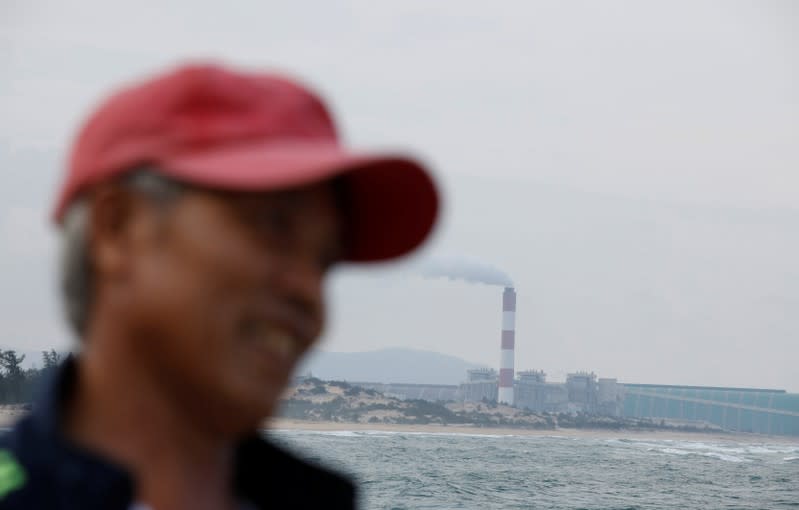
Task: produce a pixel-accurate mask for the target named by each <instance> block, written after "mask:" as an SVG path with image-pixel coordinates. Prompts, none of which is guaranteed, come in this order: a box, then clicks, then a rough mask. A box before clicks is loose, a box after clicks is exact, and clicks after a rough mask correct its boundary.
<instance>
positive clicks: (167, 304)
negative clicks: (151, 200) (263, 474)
mask: <svg viewBox="0 0 799 510" xmlns="http://www.w3.org/2000/svg"><path fill="white" fill-rule="evenodd" d="M153 208H155V206H153ZM152 217H153V218H155V219H153V220H152V222H157V223H158V227H157V234H156V235H152V236H142V238H143V240H142V241H141V242H137V243H135V245H134V248H133V250H134V251H135V254H132V255H131V258H132V260H133V261H132V263H131V268H132V269H131V272H130V274H131V276H130V278H129V282H128V283H127V285H128V286H129V289H128V290H129V292H128V293H127V294H128V298H127V299H126V302H127V305H126V306H127V308H128V310H127V312H125V316H126V321H125V322H126V324H128V327H129V328H134V329H135V330H136V331H135V336H134V338H135V341H136V342H139V343H140V344H139V345H137V346H136V349H138V351H137V352H138V353H139V354H140V355H141V359H143V360H145V362H146V364H147V365H148V366H146V367H144V369H145V370H148V371H149V372H150V373H149V374H148V375H149V376H151V377H153V378H155V379H156V380H157V381H158V383H159V384H160V385H162V386H163V387H164V388H165V389H168V390H169V391H172V392H173V394H174V395H177V396H178V398H180V399H181V402H180V405H184V406H191V407H192V412H194V413H198V412H199V413H207V414H211V415H212V416H210V417H209V419H210V420H212V424H213V425H214V426H217V427H220V428H227V427H231V428H233V429H236V428H239V427H244V426H251V425H253V424H254V423H257V422H258V420H260V419H262V418H263V417H265V416H267V415H269V414H271V413H272V411H273V410H274V407H275V404H276V402H277V400H278V399H279V396H280V394H281V392H282V391H283V389H284V388H285V386H286V384H287V383H288V380H289V378H290V376H291V373H292V370H293V368H294V367H295V365H296V363H297V362H298V360H299V359H300V357H301V356H302V355H303V354H304V353H305V352H306V351H307V350H308V348H309V347H310V346H311V345H312V343H313V342H314V340H315V339H316V338H317V337H318V336H319V334H320V332H321V330H322V326H323V319H324V300H323V280H324V277H325V274H326V272H327V271H328V269H329V268H330V266H331V265H332V264H333V263H334V262H335V261H336V260H337V259H338V257H339V256H340V252H341V231H340V228H341V227H340V216H339V211H338V209H337V207H336V197H335V195H334V191H333V188H332V186H331V185H329V184H324V185H316V186H313V187H306V188H299V189H297V190H292V191H282V192H273V193H246V194H245V193H222V192H210V191H196V190H190V191H187V192H185V193H184V194H183V195H182V196H181V197H180V198H178V199H177V201H176V202H175V203H174V204H173V205H171V206H170V207H168V208H167V209H165V210H164V211H161V212H158V213H157V214H153V215H152Z"/></svg>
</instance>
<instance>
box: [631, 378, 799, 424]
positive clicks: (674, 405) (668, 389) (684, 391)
mask: <svg viewBox="0 0 799 510" xmlns="http://www.w3.org/2000/svg"><path fill="white" fill-rule="evenodd" d="M622 386H623V388H624V397H623V402H624V405H623V416H625V417H630V418H650V419H653V420H665V421H669V422H674V423H689V424H694V425H700V426H701V425H702V424H707V425H714V426H717V427H721V428H723V429H724V430H729V431H733V432H754V433H757V434H773V435H788V436H799V394H796V393H786V392H785V390H769V389H758V388H718V387H707V386H669V385H656V384H624V385H622Z"/></svg>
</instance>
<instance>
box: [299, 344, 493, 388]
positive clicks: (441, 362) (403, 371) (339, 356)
mask: <svg viewBox="0 0 799 510" xmlns="http://www.w3.org/2000/svg"><path fill="white" fill-rule="evenodd" d="M481 366H482V365H477V364H475V363H470V362H468V361H464V360H462V359H460V358H457V357H455V356H448V355H446V354H440V353H437V352H432V351H421V350H415V349H401V348H390V349H380V350H376V351H368V352H327V351H317V352H315V353H313V354H312V355H310V356H309V357H308V358H307V359H306V360H305V361H304V363H303V364H302V366H301V367H300V368H299V369H298V370H297V373H298V374H306V373H308V372H311V373H312V374H313V375H314V376H315V377H318V378H320V379H325V380H345V381H369V382H382V383H427V384H458V383H460V382H462V381H464V380H465V379H466V370H467V369H470V368H478V367H481Z"/></svg>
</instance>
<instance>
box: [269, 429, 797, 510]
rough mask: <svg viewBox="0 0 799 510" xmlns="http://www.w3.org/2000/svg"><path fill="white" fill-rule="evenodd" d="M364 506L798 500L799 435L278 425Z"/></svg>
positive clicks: (711, 505)
mask: <svg viewBox="0 0 799 510" xmlns="http://www.w3.org/2000/svg"><path fill="white" fill-rule="evenodd" d="M268 434H269V436H270V437H271V438H272V439H273V440H274V441H276V442H277V443H279V444H281V445H283V446H285V447H286V448H289V449H291V450H292V451H295V452H296V453H298V454H299V455H301V456H303V457H305V458H306V459H309V460H311V461H313V462H316V463H320V464H323V465H325V466H328V467H330V468H332V469H335V470H337V471H339V472H342V473H346V474H348V475H349V476H350V477H351V478H352V479H353V480H354V481H355V482H356V483H357V485H358V487H359V495H360V497H359V503H360V506H359V508H361V509H397V510H399V509H436V510H440V509H454V508H469V509H505V508H519V509H521V508H525V509H530V508H534V509H558V510H561V509H564V510H565V509H570V510H571V509H574V510H576V509H586V510H587V509H591V510H600V509H601V510H611V509H613V510H648V509H653V510H654V509H663V508H669V509H671V508H685V509H703V510H706V509H740V510H743V509H757V510H764V509H781V508H793V509H796V508H799V443H791V442H787V441H786V442H781V441H780V440H779V439H774V440H771V439H769V440H762V441H761V440H751V441H748V440H744V441H741V440H737V439H736V440H733V439H730V440H726V439H718V438H713V439H708V440H701V439H700V440H693V439H692V440H683V439H660V438H658V439H643V438H635V439H625V438H623V437H618V438H613V437H603V438H598V437H564V436H558V435H550V436H522V435H519V436H514V435H478V434H458V433H409V432H385V431H324V432H315V431H307V430H276V431H272V432H269V433H268Z"/></svg>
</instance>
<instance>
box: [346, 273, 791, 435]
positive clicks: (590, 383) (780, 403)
mask: <svg viewBox="0 0 799 510" xmlns="http://www.w3.org/2000/svg"><path fill="white" fill-rule="evenodd" d="M515 325H516V291H515V289H514V288H512V287H505V288H504V290H503V293H502V330H501V335H500V363H499V371H497V370H496V369H493V368H477V369H471V370H468V371H467V373H466V374H465V376H466V380H465V381H464V382H463V383H461V384H460V385H433V384H381V383H357V384H359V385H361V386H365V387H369V388H372V389H375V390H378V391H381V392H383V393H385V394H387V395H391V396H394V397H398V398H405V399H423V400H433V401H461V402H488V403H499V404H505V405H508V406H512V407H516V408H520V409H527V410H530V411H533V412H540V413H574V414H576V413H586V414H595V415H604V416H612V417H619V418H643V419H650V420H655V421H658V422H666V423H670V424H672V425H678V426H679V425H687V426H692V427H699V428H702V427H714V428H720V429H723V430H727V431H731V432H752V433H758V434H771V435H790V436H799V394H791V393H787V392H786V391H785V390H774V389H757V388H721V387H703V386H675V385H653V384H630V383H619V382H618V381H617V380H616V379H611V378H598V377H597V375H596V374H594V373H593V372H574V373H570V374H568V375H567V377H566V381H563V382H548V381H547V378H546V374H545V373H544V372H543V371H542V370H523V371H519V372H516V371H515V366H514V362H515V356H514V350H515V345H516V327H515Z"/></svg>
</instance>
